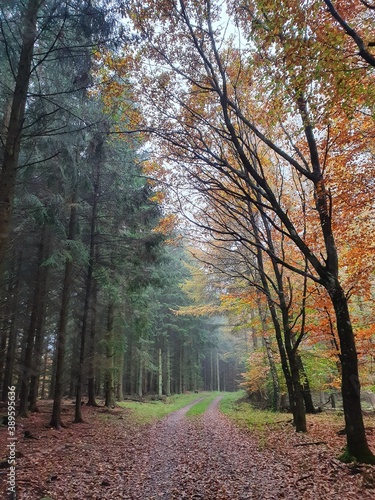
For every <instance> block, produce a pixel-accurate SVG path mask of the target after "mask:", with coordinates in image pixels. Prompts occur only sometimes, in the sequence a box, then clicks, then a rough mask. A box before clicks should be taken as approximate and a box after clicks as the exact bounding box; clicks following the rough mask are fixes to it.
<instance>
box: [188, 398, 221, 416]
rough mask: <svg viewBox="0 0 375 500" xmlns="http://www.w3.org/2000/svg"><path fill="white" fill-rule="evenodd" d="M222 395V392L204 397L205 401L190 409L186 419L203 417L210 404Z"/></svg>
mask: <svg viewBox="0 0 375 500" xmlns="http://www.w3.org/2000/svg"><path fill="white" fill-rule="evenodd" d="M219 395H220V392H211V393H208V394H207V395H206V396H204V399H202V400H201V401H199V402H198V403H196V404H195V405H194V406H192V407H191V408H190V410H189V411H188V412H186V417H188V418H191V417H198V416H200V415H202V414H203V413H204V412H205V411H206V410H207V408H208V407H209V406H210V404H211V403H212V402H213V401H214V399H215V398H217V397H218V396H219Z"/></svg>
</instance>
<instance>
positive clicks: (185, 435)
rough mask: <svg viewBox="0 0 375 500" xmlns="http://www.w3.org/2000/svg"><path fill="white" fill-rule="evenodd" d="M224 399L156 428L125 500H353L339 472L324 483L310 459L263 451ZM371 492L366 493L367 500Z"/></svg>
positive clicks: (179, 413) (131, 476)
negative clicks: (226, 411)
mask: <svg viewBox="0 0 375 500" xmlns="http://www.w3.org/2000/svg"><path fill="white" fill-rule="evenodd" d="M219 401H220V397H218V398H217V399H215V401H214V402H213V403H212V404H211V405H210V407H209V408H208V409H207V411H206V412H205V414H204V415H203V416H202V417H200V418H192V419H187V418H186V417H185V414H186V412H187V411H188V409H189V408H190V407H191V406H192V405H189V406H188V407H185V408H183V409H182V410H179V411H177V412H175V413H173V414H172V415H170V416H169V417H167V418H166V419H165V420H163V421H161V422H158V423H157V424H155V425H154V426H153V427H152V429H151V431H150V435H149V440H148V445H147V449H144V450H143V455H142V456H141V457H139V459H140V461H141V463H142V465H140V462H138V460H139V459H138V460H137V459H136V460H135V462H138V463H139V467H137V468H136V469H133V470H132V471H129V475H128V481H127V482H126V483H125V490H126V492H125V496H124V497H123V498H124V500H125V499H133V500H138V499H139V500H155V499H162V500H177V499H204V500H245V499H253V500H258V499H259V500H260V499H262V500H266V499H275V500H276V499H291V500H292V499H293V500H299V499H301V500H302V499H303V500H310V499H311V500H329V499H337V498H341V499H349V498H352V494H351V493H350V494H349V492H348V491H347V486H348V483H346V486H345V482H342V481H340V477H337V470H335V469H334V468H332V469H330V468H329V467H328V468H327V470H326V471H325V472H324V475H323V477H324V478H325V482H322V473H321V471H319V479H318V478H316V479H318V480H316V481H315V480H314V474H315V471H314V470H310V464H309V461H308V458H306V462H305V463H304V461H303V459H302V463H300V464H295V463H294V462H293V459H291V458H289V457H288V456H287V455H284V456H281V455H280V454H279V455H277V454H276V453H273V452H272V451H270V450H265V449H263V450H262V449H260V447H259V443H257V442H256V440H255V439H254V437H253V436H252V435H251V434H250V433H249V432H246V431H244V430H241V429H239V428H237V427H236V426H235V425H234V424H232V423H231V422H230V421H229V420H228V419H227V418H226V417H225V416H224V415H222V414H221V413H220V412H219V410H218V404H219ZM372 494H373V491H371V492H370V491H363V494H362V495H361V497H362V500H364V499H370V498H373V497H372ZM348 495H349V496H348Z"/></svg>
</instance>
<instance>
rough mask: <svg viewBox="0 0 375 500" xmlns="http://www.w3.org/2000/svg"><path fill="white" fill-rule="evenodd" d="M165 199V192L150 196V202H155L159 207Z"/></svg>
mask: <svg viewBox="0 0 375 500" xmlns="http://www.w3.org/2000/svg"><path fill="white" fill-rule="evenodd" d="M164 199H165V193H163V191H156V192H155V193H154V194H153V195H152V196H150V198H149V200H150V201H153V202H155V203H157V204H159V205H161V204H162V203H163V201H164Z"/></svg>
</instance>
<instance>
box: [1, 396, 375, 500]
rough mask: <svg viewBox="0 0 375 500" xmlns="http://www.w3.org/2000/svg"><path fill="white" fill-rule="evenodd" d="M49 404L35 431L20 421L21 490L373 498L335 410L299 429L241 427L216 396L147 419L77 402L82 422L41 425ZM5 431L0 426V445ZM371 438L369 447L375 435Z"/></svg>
mask: <svg viewBox="0 0 375 500" xmlns="http://www.w3.org/2000/svg"><path fill="white" fill-rule="evenodd" d="M49 405H50V402H49V403H48V404H47V405H46V404H45V403H43V407H42V413H40V414H38V415H33V416H32V417H31V418H30V419H29V420H28V421H27V428H28V429H29V430H30V432H32V433H33V434H35V435H37V436H38V437H39V438H40V439H39V440H28V439H23V438H22V437H21V435H22V433H23V428H22V427H20V428H19V430H18V432H19V433H20V439H19V441H18V443H17V448H18V451H19V452H22V455H23V456H21V457H20V458H19V459H17V484H18V489H19V498H20V500H39V499H40V498H42V497H50V498H51V499H52V500H65V499H66V500H78V499H83V498H84V499H91V500H94V499H96V500H99V499H106V498H111V499H113V500H116V499H119V500H120V499H121V500H130V499H145V500H152V499H158V498H164V499H165V498H168V499H170V500H172V499H175V500H177V499H184V498H186V499H187V498H189V499H200V498H202V499H205V500H228V499H231V500H232V499H233V500H236V499H238V500H240V499H250V498H251V499H279V498H280V499H281V498H286V499H293V500H294V499H296V498H298V499H306V500H308V499H311V500H312V499H314V500H315V499H319V498H324V499H328V500H329V499H332V500H333V499H336V498H338V497H341V498H359V497H360V498H362V499H363V500H366V499H369V500H370V499H371V498H373V494H374V489H373V488H374V477H375V476H374V467H371V466H362V465H360V466H358V465H353V464H352V465H346V464H343V463H341V462H339V461H338V460H337V459H336V458H335V457H336V456H337V455H338V453H339V452H340V450H341V448H342V446H343V445H344V441H345V437H343V436H337V434H336V431H337V430H338V429H339V428H341V427H340V426H342V422H341V421H339V420H338V419H337V418H336V417H332V416H329V415H322V414H320V415H314V416H310V417H309V430H310V432H309V434H308V435H302V434H296V433H295V432H294V429H293V428H292V426H291V425H289V424H287V423H285V422H282V423H280V425H279V424H274V425H272V427H269V428H265V429H264V430H263V431H260V430H259V429H258V430H257V431H255V430H254V429H248V430H244V429H239V428H237V427H236V426H235V425H234V424H233V423H231V422H230V421H229V420H228V419H227V418H226V417H224V416H223V415H221V414H219V412H218V410H217V401H216V403H214V404H213V405H212V406H211V407H210V408H209V409H208V410H207V412H206V414H204V415H203V417H201V418H195V419H186V418H185V417H184V411H183V410H180V411H179V412H176V413H174V414H172V415H170V416H169V417H168V418H166V419H165V420H163V421H160V422H158V423H157V424H154V425H153V426H137V425H134V423H130V419H128V418H127V412H126V410H122V409H115V410H113V411H111V413H110V414H104V413H103V412H102V411H100V410H98V409H93V408H87V407H84V409H83V411H84V417H85V419H86V420H87V421H88V422H89V423H87V424H80V425H70V426H69V427H68V428H67V429H64V430H62V431H55V430H52V429H49V428H46V427H43V424H44V422H45V421H46V420H47V413H49ZM72 411H73V410H72V409H71V415H69V416H66V423H69V420H71V419H72V416H73V415H72ZM25 422H26V421H25V420H23V421H22V424H25ZM4 440H6V432H5V430H3V429H2V433H1V435H0V445H3V444H4V442H5V441H4ZM369 440H370V442H371V441H372V443H371V444H372V447H374V445H375V439H374V435H372V434H370V436H369ZM319 441H320V442H321V443H320V444H312V443H313V442H319ZM322 441H324V443H323V442H322ZM1 449H5V447H3V446H2V447H1ZM1 458H2V457H1ZM5 472H6V469H4V473H5ZM0 477H1V478H2V484H1V488H2V490H1V491H5V490H4V488H5V483H4V478H5V474H1V476H0Z"/></svg>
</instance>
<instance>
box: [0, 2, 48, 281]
mask: <svg viewBox="0 0 375 500" xmlns="http://www.w3.org/2000/svg"><path fill="white" fill-rule="evenodd" d="M39 7H40V0H29V2H28V5H27V9H26V14H25V17H24V20H23V23H24V27H23V36H22V45H21V52H20V57H19V61H18V68H17V74H16V83H15V88H14V92H13V99H12V107H11V111H10V116H9V124H8V128H7V133H6V138H5V148H4V155H3V158H2V160H3V161H2V168H1V173H0V263H1V264H0V281H1V280H2V276H3V273H4V268H3V264H4V262H5V253H6V249H7V244H8V238H9V226H10V220H11V216H12V210H13V198H14V190H15V184H16V173H17V167H18V158H19V154H20V148H21V135H22V129H23V122H24V116H25V109H26V101H27V92H28V88H29V81H30V74H31V66H32V59H33V51H34V44H35V39H36V24H37V13H38V9H39Z"/></svg>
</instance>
